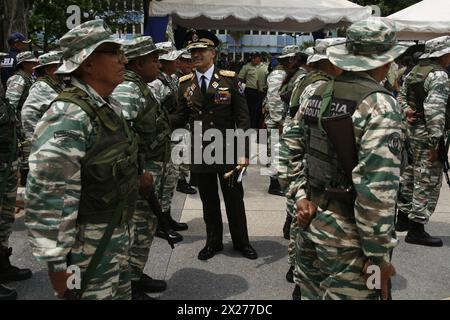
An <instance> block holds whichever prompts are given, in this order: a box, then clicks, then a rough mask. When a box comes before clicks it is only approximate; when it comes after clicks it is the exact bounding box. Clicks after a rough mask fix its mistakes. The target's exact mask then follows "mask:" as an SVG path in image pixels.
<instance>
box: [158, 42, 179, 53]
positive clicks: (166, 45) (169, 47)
mask: <svg viewBox="0 0 450 320" xmlns="http://www.w3.org/2000/svg"><path fill="white" fill-rule="evenodd" d="M156 47H157V48H158V49H162V50H164V51H166V52H170V51H174V50H177V48H176V47H175V46H174V45H173V43H172V42H170V41H167V42H158V43H157V44H156Z"/></svg>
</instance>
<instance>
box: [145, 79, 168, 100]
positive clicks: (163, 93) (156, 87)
mask: <svg viewBox="0 0 450 320" xmlns="http://www.w3.org/2000/svg"><path fill="white" fill-rule="evenodd" d="M148 86H149V87H150V91H151V92H152V93H153V95H154V96H155V98H156V100H157V101H158V103H159V104H161V103H162V102H163V101H164V98H165V97H167V95H168V94H170V88H169V87H167V86H166V85H164V83H162V81H161V80H159V79H156V80H155V81H153V82H151V83H149V85H148Z"/></svg>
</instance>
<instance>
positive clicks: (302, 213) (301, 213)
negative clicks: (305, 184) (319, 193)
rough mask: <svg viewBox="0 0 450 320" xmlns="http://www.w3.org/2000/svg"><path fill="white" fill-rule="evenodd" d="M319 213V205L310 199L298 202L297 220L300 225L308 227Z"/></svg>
mask: <svg viewBox="0 0 450 320" xmlns="http://www.w3.org/2000/svg"><path fill="white" fill-rule="evenodd" d="M316 213H317V206H316V205H315V204H314V203H312V202H311V201H309V200H308V199H302V200H300V201H298V202H297V221H298V224H299V225H300V227H302V228H306V227H307V226H308V225H309V224H310V223H311V221H312V219H313V218H314V216H315V215H316Z"/></svg>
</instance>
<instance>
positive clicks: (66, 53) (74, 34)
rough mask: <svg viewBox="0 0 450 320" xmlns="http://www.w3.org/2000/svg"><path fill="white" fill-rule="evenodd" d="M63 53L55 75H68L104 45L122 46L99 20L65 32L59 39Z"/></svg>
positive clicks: (121, 42)
mask: <svg viewBox="0 0 450 320" xmlns="http://www.w3.org/2000/svg"><path fill="white" fill-rule="evenodd" d="M59 42H60V46H61V49H62V52H63V64H62V66H61V67H60V68H59V69H58V70H57V71H56V73H57V74H70V73H72V72H74V71H75V70H77V69H78V68H79V67H80V66H81V64H82V63H83V62H84V61H85V60H86V59H87V58H88V57H89V56H90V55H91V54H92V53H93V52H94V51H95V49H97V48H98V47H99V46H101V45H102V44H104V43H115V44H119V45H121V44H123V41H122V40H120V39H118V38H117V37H116V36H115V35H113V33H112V31H111V29H110V28H109V27H108V26H107V25H106V23H105V22H104V21H103V20H101V19H98V20H91V21H87V22H85V23H83V24H81V25H79V26H78V27H75V28H74V29H72V30H70V31H69V32H67V33H66V34H65V35H64V36H63V37H62V38H61V39H60V41H59Z"/></svg>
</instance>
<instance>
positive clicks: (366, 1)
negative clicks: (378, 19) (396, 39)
mask: <svg viewBox="0 0 450 320" xmlns="http://www.w3.org/2000/svg"><path fill="white" fill-rule="evenodd" d="M351 1H352V2H355V3H357V4H359V5H362V6H369V5H377V6H379V7H380V9H381V13H382V16H388V15H391V14H393V13H396V12H397V11H400V10H402V9H405V8H407V7H409V6H412V5H413V4H416V3H417V2H420V1H421V0H351Z"/></svg>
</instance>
